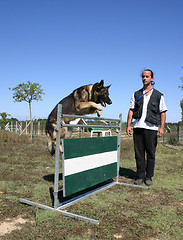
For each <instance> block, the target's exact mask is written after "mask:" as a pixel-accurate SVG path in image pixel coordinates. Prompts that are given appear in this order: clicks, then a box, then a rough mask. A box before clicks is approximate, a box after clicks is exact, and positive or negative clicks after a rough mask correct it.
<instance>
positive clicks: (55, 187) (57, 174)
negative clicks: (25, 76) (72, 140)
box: [54, 104, 62, 208]
mask: <svg viewBox="0 0 183 240" xmlns="http://www.w3.org/2000/svg"><path fill="white" fill-rule="evenodd" d="M61 114H62V105H61V104H58V109H57V133H56V134H57V138H56V150H55V179H54V208H57V206H58V181H59V161H60V131H61Z"/></svg>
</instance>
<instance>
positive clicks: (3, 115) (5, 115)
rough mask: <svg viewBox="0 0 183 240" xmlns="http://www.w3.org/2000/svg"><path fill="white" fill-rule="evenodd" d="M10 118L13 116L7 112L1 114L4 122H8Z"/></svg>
mask: <svg viewBox="0 0 183 240" xmlns="http://www.w3.org/2000/svg"><path fill="white" fill-rule="evenodd" d="M8 116H11V115H10V114H8V113H6V112H2V113H0V117H1V119H2V121H6V120H7V117H8Z"/></svg>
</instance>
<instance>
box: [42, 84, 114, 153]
mask: <svg viewBox="0 0 183 240" xmlns="http://www.w3.org/2000/svg"><path fill="white" fill-rule="evenodd" d="M109 87H110V85H109V86H107V87H104V81H103V80H101V82H100V83H95V84H94V85H86V86H82V87H79V88H77V89H76V90H74V91H73V92H72V93H71V94H70V95H68V96H67V97H65V98H64V99H62V100H61V101H60V102H59V104H62V113H63V114H69V115H85V114H93V113H97V115H98V117H100V116H101V113H102V107H101V106H100V105H99V103H100V104H101V105H102V106H103V107H106V103H107V104H112V101H111V99H110V98H109V91H108V89H109ZM57 107H58V104H57V105H56V106H55V108H54V109H53V110H52V112H51V113H50V115H49V117H48V120H47V122H46V135H47V138H48V150H49V152H50V154H51V155H53V154H54V153H55V148H54V146H55V145H56V128H57ZM72 120H73V119H72ZM70 121H71V119H68V118H66V117H64V118H62V124H64V123H65V124H68V123H69V122H70ZM71 134H72V128H71V127H63V128H62V129H61V138H69V137H70V136H71Z"/></svg>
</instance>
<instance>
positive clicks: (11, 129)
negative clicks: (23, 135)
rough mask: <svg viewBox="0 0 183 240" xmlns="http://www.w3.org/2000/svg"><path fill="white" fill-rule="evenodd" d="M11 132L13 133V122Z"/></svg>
mask: <svg viewBox="0 0 183 240" xmlns="http://www.w3.org/2000/svg"><path fill="white" fill-rule="evenodd" d="M11 132H13V122H11Z"/></svg>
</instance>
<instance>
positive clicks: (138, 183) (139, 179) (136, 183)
mask: <svg viewBox="0 0 183 240" xmlns="http://www.w3.org/2000/svg"><path fill="white" fill-rule="evenodd" d="M143 182H144V180H143V179H142V178H138V179H136V180H135V182H134V184H135V185H140V184H142V183H143Z"/></svg>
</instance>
